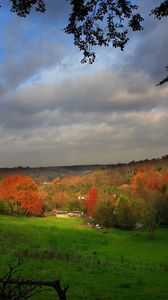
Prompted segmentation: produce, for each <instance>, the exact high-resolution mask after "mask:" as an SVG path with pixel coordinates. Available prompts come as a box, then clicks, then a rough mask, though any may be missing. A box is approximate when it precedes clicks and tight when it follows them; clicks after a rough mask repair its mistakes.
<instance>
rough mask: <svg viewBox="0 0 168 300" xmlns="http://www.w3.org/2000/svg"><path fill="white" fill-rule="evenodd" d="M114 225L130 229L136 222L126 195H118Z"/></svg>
mask: <svg viewBox="0 0 168 300" xmlns="http://www.w3.org/2000/svg"><path fill="white" fill-rule="evenodd" d="M115 216H116V225H117V226H118V227H121V228H124V229H132V228H133V227H134V225H135V223H136V216H135V214H134V210H133V207H132V205H131V202H130V201H129V199H128V197H127V196H125V195H120V196H119V198H118V199H117V201H116V206H115Z"/></svg>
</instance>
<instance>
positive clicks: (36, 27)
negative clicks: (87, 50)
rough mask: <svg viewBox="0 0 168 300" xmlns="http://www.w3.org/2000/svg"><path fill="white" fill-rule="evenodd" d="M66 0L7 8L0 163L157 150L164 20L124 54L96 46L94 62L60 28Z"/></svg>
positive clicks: (162, 146) (107, 158)
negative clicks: (18, 10) (22, 9)
mask: <svg viewBox="0 0 168 300" xmlns="http://www.w3.org/2000/svg"><path fill="white" fill-rule="evenodd" d="M65 2H66V1H65ZM65 2H64V1H49V2H47V3H48V8H47V13H46V14H45V15H44V16H42V15H37V14H35V13H33V14H32V15H31V16H30V18H28V19H26V20H25V19H20V18H18V17H16V16H10V17H9V21H8V24H6V25H4V33H3V35H2V33H1V41H2V43H1V47H2V50H1V52H0V53H1V66H0V71H1V72H0V73H1V78H0V91H1V100H0V166H6V165H8V166H17V165H32V166H47V165H51V166H52V165H66V164H68V165H72V164H82V163H83V164H85V163H86V164H87V163H89V164H91V163H114V162H119V161H120V162H121V161H131V160H136V159H144V158H150V157H158V156H162V155H163V154H165V153H166V152H167V146H168V142H167V139H166V136H167V135H168V129H167V113H168V104H167V99H168V87H167V86H166V85H165V86H163V87H156V86H155V85H154V83H155V82H157V81H158V80H159V79H160V77H162V72H163V70H162V68H163V66H164V65H166V61H167V58H168V56H167V51H166V46H167V31H166V26H165V23H164V22H154V21H152V22H151V23H150V22H149V26H147V27H146V29H145V31H144V32H141V33H138V34H135V35H134V34H131V35H130V42H129V44H128V47H127V48H126V49H125V52H124V53H123V54H121V53H120V51H117V50H113V49H110V48H109V49H101V50H99V49H98V50H97V51H98V52H97V54H98V55H97V61H96V63H95V64H94V65H93V66H88V65H85V66H83V65H81V64H80V63H79V62H80V55H79V54H78V51H75V50H74V48H73V46H72V40H71V39H67V40H66V41H65V39H66V38H65V36H64V34H63V33H62V34H61V33H58V31H59V30H60V28H62V27H63V24H64V23H65V20H66V14H67V12H68V9H69V8H68V7H67V6H66V7H65ZM148 4H149V3H148ZM66 5H67V4H66ZM150 5H151V2H150ZM43 17H44V18H43ZM43 20H44V21H43ZM151 24H152V25H151ZM158 37H159V43H158Z"/></svg>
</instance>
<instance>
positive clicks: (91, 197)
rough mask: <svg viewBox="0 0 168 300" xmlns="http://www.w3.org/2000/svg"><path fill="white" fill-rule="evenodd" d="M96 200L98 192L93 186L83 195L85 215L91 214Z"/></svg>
mask: <svg viewBox="0 0 168 300" xmlns="http://www.w3.org/2000/svg"><path fill="white" fill-rule="evenodd" d="M97 201H98V194H97V190H96V188H95V187H93V188H91V189H90V190H89V191H88V193H87V194H86V196H85V207H86V211H87V215H88V216H89V217H90V216H92V214H93V212H94V210H95V208H96V205H97Z"/></svg>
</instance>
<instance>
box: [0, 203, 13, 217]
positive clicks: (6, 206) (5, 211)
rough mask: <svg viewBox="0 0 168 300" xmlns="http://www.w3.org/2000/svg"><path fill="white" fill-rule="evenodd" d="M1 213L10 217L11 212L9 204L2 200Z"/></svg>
mask: <svg viewBox="0 0 168 300" xmlns="http://www.w3.org/2000/svg"><path fill="white" fill-rule="evenodd" d="M0 213H1V214H5V215H10V213H11V210H10V207H9V203H8V202H7V201H4V200H0Z"/></svg>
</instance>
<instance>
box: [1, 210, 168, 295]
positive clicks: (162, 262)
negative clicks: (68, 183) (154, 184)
mask: <svg viewBox="0 0 168 300" xmlns="http://www.w3.org/2000/svg"><path fill="white" fill-rule="evenodd" d="M17 256H23V257H24V273H23V276H24V277H25V278H39V279H51V280H53V279H55V278H56V277H57V278H58V277H59V278H61V282H62V283H63V284H65V283H70V289H69V293H68V299H69V300H96V299H101V300H113V299H115V300H121V299H129V300H133V299H134V300H135V299H139V300H140V299H141V300H143V299H146V300H156V299H157V300H158V299H164V300H166V299H168V229H159V230H158V231H157V233H156V238H155V240H153V241H151V240H148V239H147V233H145V232H138V233H136V232H127V231H121V230H106V231H103V230H95V229H89V228H87V227H86V226H85V225H83V224H82V220H81V219H74V218H73V219H60V218H59V219H57V218H55V217H48V218H42V219H39V218H22V217H7V216H0V257H1V259H0V267H1V270H2V271H4V270H5V269H6V262H7V261H8V262H12V261H15V258H16V257H17ZM36 299H38V300H41V299H44V300H47V299H48V300H52V299H55V298H54V294H53V292H52V290H51V291H49V292H47V293H43V294H41V295H38V297H36Z"/></svg>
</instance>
